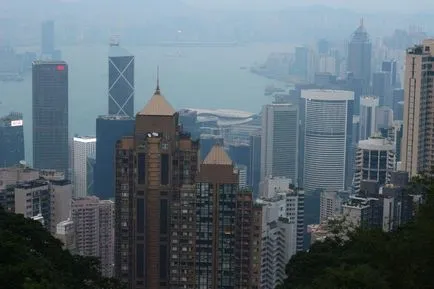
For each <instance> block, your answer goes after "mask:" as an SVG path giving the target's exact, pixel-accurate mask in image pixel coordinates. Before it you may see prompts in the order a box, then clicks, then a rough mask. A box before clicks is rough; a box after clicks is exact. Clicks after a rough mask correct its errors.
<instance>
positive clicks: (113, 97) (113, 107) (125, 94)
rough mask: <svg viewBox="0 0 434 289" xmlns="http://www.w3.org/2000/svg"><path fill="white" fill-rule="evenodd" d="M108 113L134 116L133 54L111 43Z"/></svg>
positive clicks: (117, 44)
mask: <svg viewBox="0 0 434 289" xmlns="http://www.w3.org/2000/svg"><path fill="white" fill-rule="evenodd" d="M108 64H109V81H108V86H109V87H108V96H109V108H108V114H110V115H121V116H129V117H131V118H133V117H134V56H133V55H131V54H130V53H129V52H128V51H127V50H125V49H124V48H122V47H120V46H119V43H117V42H116V43H111V44H110V49H109V57H108Z"/></svg>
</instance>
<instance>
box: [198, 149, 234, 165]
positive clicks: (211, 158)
mask: <svg viewBox="0 0 434 289" xmlns="http://www.w3.org/2000/svg"><path fill="white" fill-rule="evenodd" d="M203 164H204V165H232V160H231V158H230V157H229V156H228V154H227V153H226V151H225V150H224V148H223V147H222V146H221V145H214V146H213V147H212V149H211V151H210V152H209V153H208V155H207V156H206V158H205V160H204V161H203Z"/></svg>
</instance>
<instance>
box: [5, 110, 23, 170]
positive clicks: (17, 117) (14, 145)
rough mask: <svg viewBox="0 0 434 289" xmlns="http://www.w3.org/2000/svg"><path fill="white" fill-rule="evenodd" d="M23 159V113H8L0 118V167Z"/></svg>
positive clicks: (15, 163) (14, 163)
mask: <svg viewBox="0 0 434 289" xmlns="http://www.w3.org/2000/svg"><path fill="white" fill-rule="evenodd" d="M22 160H24V133H23V115H22V114H21V113H10V114H9V115H7V116H5V117H2V118H0V167H10V166H14V165H17V164H19V163H20V161H22Z"/></svg>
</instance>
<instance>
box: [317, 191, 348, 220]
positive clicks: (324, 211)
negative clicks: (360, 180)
mask: <svg viewBox="0 0 434 289" xmlns="http://www.w3.org/2000/svg"><path fill="white" fill-rule="evenodd" d="M349 195H350V194H349V191H332V192H330V191H323V192H321V195H320V209H319V212H320V213H319V220H320V223H323V222H326V221H327V220H329V219H330V218H334V217H337V216H340V215H342V204H343V202H345V201H347V200H348V198H349Z"/></svg>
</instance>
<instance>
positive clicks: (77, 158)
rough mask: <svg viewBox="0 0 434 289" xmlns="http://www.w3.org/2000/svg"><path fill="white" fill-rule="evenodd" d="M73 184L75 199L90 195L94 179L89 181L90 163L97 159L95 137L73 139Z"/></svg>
mask: <svg viewBox="0 0 434 289" xmlns="http://www.w3.org/2000/svg"><path fill="white" fill-rule="evenodd" d="M73 142H74V143H73V155H74V158H73V162H74V163H73V175H74V178H73V184H74V197H75V198H79V197H85V196H87V195H88V193H89V191H90V190H89V185H93V179H92V180H88V171H87V170H88V168H89V165H88V163H89V161H90V159H92V158H93V157H95V150H96V138H95V137H89V136H85V137H74V139H73ZM90 189H92V188H90Z"/></svg>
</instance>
